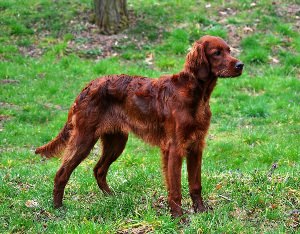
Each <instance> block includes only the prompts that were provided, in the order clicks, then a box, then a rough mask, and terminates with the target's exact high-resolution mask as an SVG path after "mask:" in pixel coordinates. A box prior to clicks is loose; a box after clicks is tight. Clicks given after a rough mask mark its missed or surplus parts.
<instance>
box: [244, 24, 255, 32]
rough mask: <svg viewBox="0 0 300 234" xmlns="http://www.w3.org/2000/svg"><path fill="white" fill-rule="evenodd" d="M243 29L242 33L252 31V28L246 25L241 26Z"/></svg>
mask: <svg viewBox="0 0 300 234" xmlns="http://www.w3.org/2000/svg"><path fill="white" fill-rule="evenodd" d="M243 31H244V33H249V32H253V31H254V30H253V29H252V28H250V27H247V26H246V27H244V28H243Z"/></svg>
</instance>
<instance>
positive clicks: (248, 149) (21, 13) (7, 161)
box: [0, 0, 300, 233]
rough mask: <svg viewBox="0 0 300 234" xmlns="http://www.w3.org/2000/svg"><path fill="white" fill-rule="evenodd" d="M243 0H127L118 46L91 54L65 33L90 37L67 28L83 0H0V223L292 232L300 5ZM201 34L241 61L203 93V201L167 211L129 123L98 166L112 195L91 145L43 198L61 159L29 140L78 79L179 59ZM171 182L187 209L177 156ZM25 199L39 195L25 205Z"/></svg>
mask: <svg viewBox="0 0 300 234" xmlns="http://www.w3.org/2000/svg"><path fill="white" fill-rule="evenodd" d="M252 2H253V1H248V0H243V1H213V2H202V1H191V0H190V1H156V0H147V1H142V0H139V1H129V2H128V5H129V8H130V9H132V10H133V11H134V12H135V15H136V17H137V18H136V23H135V24H134V26H132V27H131V28H130V29H128V30H127V31H125V32H124V34H126V35H128V37H127V39H124V40H121V41H119V43H118V45H115V46H114V50H115V52H117V55H116V56H113V57H109V58H105V59H100V60H99V59H97V60H96V59H87V57H92V58H95V57H97V56H100V55H101V54H102V52H103V51H102V50H101V48H99V49H94V48H92V49H91V50H83V51H76V52H68V42H70V41H73V40H74V41H75V42H76V43H79V44H83V45H84V44H85V43H87V42H88V40H89V39H88V38H85V37H81V38H80V37H76V35H74V29H76V32H79V31H81V30H83V28H82V27H83V26H82V25H81V24H78V25H75V26H74V25H73V26H72V27H71V26H70V25H69V23H70V22H71V21H72V20H75V19H76V17H77V16H78V15H80V14H81V15H84V14H86V15H88V14H89V12H90V9H91V7H92V4H91V1H90V0H81V1H79V0H77V1H67V0H61V1H50V0H28V1H22V2H18V1H15V0H3V1H1V2H0V10H1V14H0V22H1V23H0V81H1V85H0V142H1V145H0V155H1V157H0V232H1V233H15V232H18V233H37V232H49V233H116V232H117V231H119V232H120V233H138V231H140V232H141V233H143V232H154V233H178V232H183V233H299V232H300V229H299V210H300V191H299V188H300V181H299V174H300V165H299V159H300V144H299V143H300V134H299V133H300V117H299V116H300V105H299V104H300V81H299V79H300V76H299V74H300V56H299V53H300V34H299V33H298V32H297V27H298V29H299V24H298V26H297V20H299V19H298V18H297V17H299V12H298V13H296V12H292V13H291V12H290V10H291V9H295V8H296V6H297V4H298V8H299V3H297V2H296V1H285V0H280V1H276V4H272V2H271V1H267V0H264V1H259V2H257V3H256V5H255V6H253V5H252V6H251V3H252ZM208 3H210V7H209V8H206V7H205V6H206V5H207V4H208ZM293 7H294V8H293ZM228 8H230V9H228ZM224 12H225V13H224ZM222 14H223V15H224V14H226V15H225V16H223V15H222ZM297 14H298V15H297ZM246 26H247V27H248V28H251V29H252V31H249V30H248V29H247V28H246V29H245V27H246ZM247 30H248V31H247ZM205 34H212V35H218V36H221V37H223V38H224V39H225V40H227V41H229V44H230V45H231V46H233V47H234V48H235V49H238V52H236V53H238V55H237V56H238V57H239V58H240V59H241V60H242V61H243V62H244V63H245V71H244V74H243V75H242V76H241V77H240V78H237V79H228V80H226V79H220V80H219V81H218V85H217V87H216V89H215V90H214V93H213V95H212V98H211V109H212V112H213V118H212V124H211V128H210V132H209V136H208V138H207V147H206V149H205V152H204V162H203V164H204V165H203V196H204V199H205V201H206V202H207V203H208V204H209V205H210V206H212V207H213V208H214V210H213V211H212V212H208V213H205V214H189V215H188V220H189V222H188V223H186V224H180V223H179V222H178V220H172V219H171V217H170V215H169V210H168V206H167V203H166V197H167V193H166V190H165V187H164V183H163V179H162V176H161V167H160V152H159V149H157V148H153V147H150V146H149V145H147V144H145V143H143V142H142V141H140V140H139V139H137V138H136V137H135V136H133V135H131V136H130V139H129V141H128V144H127V147H126V149H125V151H124V152H123V155H122V156H121V157H120V159H119V160H118V161H117V162H116V163H114V164H113V165H112V167H111V170H110V172H109V175H108V181H109V184H110V185H111V187H112V189H113V190H114V191H115V193H116V196H113V197H106V196H104V195H103V194H102V193H101V192H100V191H99V189H98V187H97V185H96V181H95V179H94V178H93V173H92V168H93V167H94V165H95V164H96V162H97V160H98V158H99V155H100V152H99V151H100V149H99V146H97V147H96V148H95V150H93V152H92V153H91V155H90V156H89V157H88V158H87V159H86V160H85V161H84V162H83V163H82V164H81V165H80V166H79V167H78V168H77V169H76V170H75V172H74V173H73V174H72V176H71V179H70V181H69V183H68V185H67V188H66V192H65V200H64V207H63V208H62V209H58V210H55V209H54V208H53V206H52V187H53V178H54V175H55V173H56V171H57V169H58V167H59V165H60V161H59V160H58V159H51V160H44V159H41V158H40V157H38V156H36V155H34V153H33V150H34V149H35V148H36V147H37V146H40V145H42V144H44V143H45V142H47V141H49V140H51V139H52V138H53V137H54V136H55V135H56V134H57V133H58V131H59V130H60V128H61V127H62V126H63V124H64V122H65V119H66V117H67V111H68V108H69V106H70V105H71V103H72V102H73V100H74V99H75V97H76V95H77V94H78V93H79V92H80V90H81V89H82V87H83V86H84V85H85V84H86V83H87V82H89V81H90V80H91V79H93V78H96V77H100V76H102V75H105V74H118V73H127V74H139V75H143V76H149V77H153V78H155V77H158V76H159V75H162V74H166V73H175V72H178V71H179V70H181V68H182V66H183V63H184V59H185V55H186V53H187V50H188V48H189V47H190V46H191V44H192V43H193V41H195V40H196V39H198V38H199V37H201V36H202V35H205ZM24 51H25V52H24ZM26 51H27V52H26ZM28 51H34V54H33V56H30V54H29V52H28ZM149 58H150V60H149ZM147 59H148V60H147ZM149 61H150V62H149ZM7 80H8V81H10V82H7ZM182 184H183V208H184V209H185V210H189V209H190V208H191V201H190V198H189V195H188V184H187V172H186V168H185V166H184V168H183V179H182ZM30 200H33V201H36V202H37V204H38V205H37V206H35V207H32V208H30V207H27V206H26V204H27V205H28V203H30ZM26 202H27V203H26Z"/></svg>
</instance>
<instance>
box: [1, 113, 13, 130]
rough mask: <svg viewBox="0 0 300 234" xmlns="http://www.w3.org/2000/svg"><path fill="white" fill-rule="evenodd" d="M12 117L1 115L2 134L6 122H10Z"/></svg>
mask: <svg viewBox="0 0 300 234" xmlns="http://www.w3.org/2000/svg"><path fill="white" fill-rule="evenodd" d="M10 118H11V117H10V116H9V115H0V132H2V131H3V129H4V128H3V124H4V121H7V120H9V119H10Z"/></svg>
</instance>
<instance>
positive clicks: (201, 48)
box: [185, 41, 210, 80]
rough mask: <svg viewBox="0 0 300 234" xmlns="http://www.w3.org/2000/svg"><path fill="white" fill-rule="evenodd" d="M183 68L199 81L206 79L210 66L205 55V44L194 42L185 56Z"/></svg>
mask: <svg viewBox="0 0 300 234" xmlns="http://www.w3.org/2000/svg"><path fill="white" fill-rule="evenodd" d="M185 68H186V69H188V70H189V71H190V72H192V73H193V74H194V75H195V76H196V77H197V78H199V79H201V80H205V79H207V77H208V75H209V71H210V66H209V63H208V60H207V58H206V54H205V42H200V41H196V42H195V43H194V45H193V47H192V49H191V50H190V52H189V53H188V55H187V58H186V62H185Z"/></svg>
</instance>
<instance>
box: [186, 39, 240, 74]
mask: <svg viewBox="0 0 300 234" xmlns="http://www.w3.org/2000/svg"><path fill="white" fill-rule="evenodd" d="M243 67H244V64H243V63H242V62H241V61H239V60H237V59H236V58H234V57H232V56H231V55H230V47H229V46H228V45H227V44H226V42H225V41H224V40H223V39H222V38H220V37H213V36H204V37H202V38H200V40H198V41H196V42H195V43H194V45H193V47H192V49H191V50H190V52H189V53H188V55H187V59H186V62H185V68H186V69H188V70H190V71H191V72H193V73H194V74H195V75H196V76H197V77H199V78H200V79H204V80H205V79H207V78H209V77H210V76H214V77H223V78H225V77H236V76H240V75H241V74H242V71H243Z"/></svg>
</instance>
